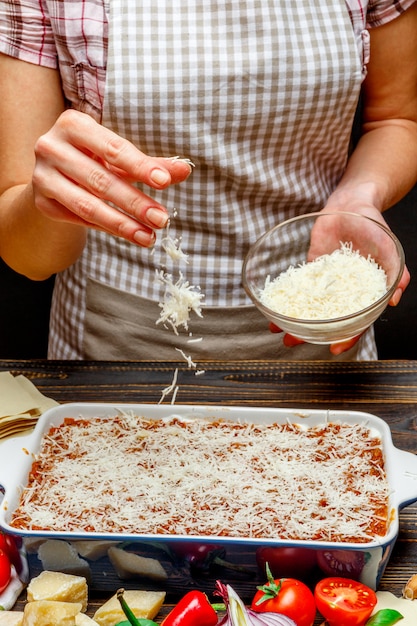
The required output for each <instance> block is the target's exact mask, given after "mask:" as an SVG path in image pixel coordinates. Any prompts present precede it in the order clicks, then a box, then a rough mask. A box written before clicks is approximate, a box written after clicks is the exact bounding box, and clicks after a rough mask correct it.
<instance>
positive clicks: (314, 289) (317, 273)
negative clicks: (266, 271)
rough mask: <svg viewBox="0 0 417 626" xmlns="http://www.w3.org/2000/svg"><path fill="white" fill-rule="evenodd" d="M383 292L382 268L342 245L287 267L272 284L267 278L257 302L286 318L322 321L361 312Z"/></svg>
mask: <svg viewBox="0 0 417 626" xmlns="http://www.w3.org/2000/svg"><path fill="white" fill-rule="evenodd" d="M386 291H387V276H386V273H385V271H384V270H383V269H382V267H380V266H379V265H378V264H377V263H376V261H375V260H374V259H372V258H371V257H369V256H368V257H367V258H365V257H364V256H362V255H361V254H360V253H359V252H358V251H357V250H353V246H352V243H351V242H349V243H348V242H345V243H342V244H341V247H340V248H339V249H336V250H334V251H333V252H332V253H331V254H325V255H322V256H319V257H317V258H316V259H314V261H311V262H309V263H302V264H300V265H298V266H297V267H294V266H293V265H291V266H290V267H289V268H288V270H286V271H285V272H282V274H280V275H279V276H277V277H276V278H274V279H273V280H271V277H270V276H268V277H267V279H266V282H265V287H264V289H263V290H262V291H261V292H260V300H261V302H262V303H263V304H264V305H265V306H267V307H269V308H270V309H272V310H274V311H277V313H280V314H281V315H286V316H287V317H294V318H298V319H305V320H326V319H334V318H337V317H343V316H345V315H350V314H351V313H356V312H357V311H361V310H362V309H365V308H366V307H368V306H370V305H371V304H373V303H374V302H376V301H377V300H379V299H380V298H382V297H383V296H384V294H385V293H386Z"/></svg>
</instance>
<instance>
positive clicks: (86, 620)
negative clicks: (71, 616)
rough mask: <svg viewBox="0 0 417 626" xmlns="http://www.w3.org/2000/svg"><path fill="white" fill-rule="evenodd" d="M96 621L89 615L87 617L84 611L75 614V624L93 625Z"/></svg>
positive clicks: (77, 625) (79, 625)
mask: <svg viewBox="0 0 417 626" xmlns="http://www.w3.org/2000/svg"><path fill="white" fill-rule="evenodd" d="M96 624H97V622H95V621H94V620H93V619H92V618H91V617H88V615H86V614H85V613H78V615H76V616H75V625H76V626H95V625H96Z"/></svg>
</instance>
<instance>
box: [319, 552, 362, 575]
mask: <svg viewBox="0 0 417 626" xmlns="http://www.w3.org/2000/svg"><path fill="white" fill-rule="evenodd" d="M317 563H318V565H319V567H320V569H321V570H322V572H324V574H326V575H327V576H339V577H344V578H354V579H355V580H358V579H359V577H360V575H361V573H362V570H363V568H364V566H365V563H366V552H363V551H362V550H319V551H318V552H317Z"/></svg>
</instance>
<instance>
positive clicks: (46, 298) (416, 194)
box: [0, 186, 417, 359]
mask: <svg viewBox="0 0 417 626" xmlns="http://www.w3.org/2000/svg"><path fill="white" fill-rule="evenodd" d="M384 217H385V218H386V220H387V222H388V224H389V225H390V227H391V228H392V230H393V231H394V232H395V234H396V235H397V237H398V238H399V239H400V241H401V242H402V244H403V246H404V250H405V255H406V262H407V265H408V268H409V270H410V273H411V282H410V286H409V287H408V289H407V291H406V292H405V293H404V295H403V297H402V299H401V302H400V304H399V305H398V307H388V309H387V310H386V311H385V312H384V313H383V314H382V316H381V317H380V319H379V320H378V321H377V322H376V324H375V332H376V338H377V344H378V351H379V358H380V359H416V358H417V323H416V322H417V186H416V187H415V188H414V189H413V190H412V191H411V192H410V193H409V194H408V195H407V196H406V197H405V198H404V200H402V201H401V202H400V203H399V204H398V205H396V206H395V207H393V208H391V209H389V211H386V212H385V213H384ZM53 282H54V279H53V278H51V279H49V280H47V281H43V282H34V281H31V280H28V279H27V278H24V277H23V276H20V275H19V274H16V273H15V272H13V271H12V270H11V269H10V268H9V267H8V266H7V265H6V264H5V263H4V262H3V261H2V260H1V259H0V359H36V358H45V357H46V349H47V333H48V323H49V307H50V302H51V293H52V287H53Z"/></svg>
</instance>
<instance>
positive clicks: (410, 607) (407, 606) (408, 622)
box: [372, 591, 417, 626]
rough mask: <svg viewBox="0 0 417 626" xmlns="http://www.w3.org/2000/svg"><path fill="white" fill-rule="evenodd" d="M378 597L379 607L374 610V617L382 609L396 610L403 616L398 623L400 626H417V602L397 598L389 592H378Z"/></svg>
mask: <svg viewBox="0 0 417 626" xmlns="http://www.w3.org/2000/svg"><path fill="white" fill-rule="evenodd" d="M376 597H377V599H378V602H377V605H376V607H375V608H374V610H373V612H372V615H375V613H377V612H378V611H380V610H382V609H394V610H395V611H399V612H400V613H401V615H402V616H403V619H401V620H400V621H399V622H398V626H416V624H417V601H416V600H406V599H405V598H397V596H394V594H392V593H390V592H389V591H377V593H376Z"/></svg>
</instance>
